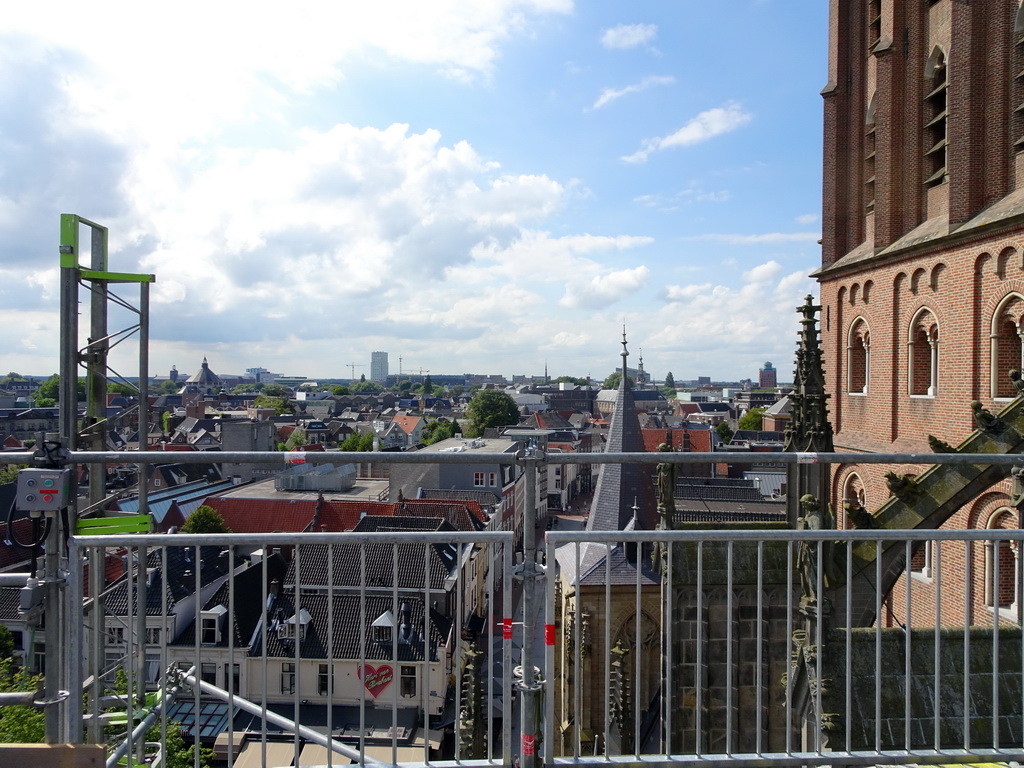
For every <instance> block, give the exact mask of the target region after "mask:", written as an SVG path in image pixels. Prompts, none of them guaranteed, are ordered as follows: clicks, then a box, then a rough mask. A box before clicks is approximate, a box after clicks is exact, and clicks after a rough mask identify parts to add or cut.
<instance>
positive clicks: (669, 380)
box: [665, 371, 676, 389]
mask: <svg viewBox="0 0 1024 768" xmlns="http://www.w3.org/2000/svg"><path fill="white" fill-rule="evenodd" d="M665 386H666V387H672V389H675V388H676V379H675V376H673V375H672V371H669V372H668V373H666V374H665Z"/></svg>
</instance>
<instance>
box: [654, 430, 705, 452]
mask: <svg viewBox="0 0 1024 768" xmlns="http://www.w3.org/2000/svg"><path fill="white" fill-rule="evenodd" d="M669 432H671V433H672V448H673V450H676V451H681V450H682V449H683V434H684V433H686V434H688V435H689V436H690V453H710V452H711V430H710V429H641V430H640V434H641V436H642V437H643V439H644V450H645V451H648V452H649V453H653V452H654V451H657V450H658V446H659V445H661V444H662V443H664V442H665V441H666V440H668V434H669Z"/></svg>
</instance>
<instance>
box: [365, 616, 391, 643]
mask: <svg viewBox="0 0 1024 768" xmlns="http://www.w3.org/2000/svg"><path fill="white" fill-rule="evenodd" d="M394 631H395V614H393V613H392V612H391V611H384V613H382V614H381V615H380V616H378V617H377V618H376V619H374V620H373V624H371V625H370V638H371V639H372V640H373V642H375V643H390V642H391V638H392V637H393V636H394Z"/></svg>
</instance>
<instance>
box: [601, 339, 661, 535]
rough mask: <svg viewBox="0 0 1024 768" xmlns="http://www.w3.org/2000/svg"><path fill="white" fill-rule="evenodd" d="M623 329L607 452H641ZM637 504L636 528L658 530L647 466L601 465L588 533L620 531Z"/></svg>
mask: <svg viewBox="0 0 1024 768" xmlns="http://www.w3.org/2000/svg"><path fill="white" fill-rule="evenodd" d="M628 357H629V351H628V350H627V349H626V329H625V327H623V329H622V378H621V379H620V381H619V389H618V391H617V392H616V394H615V411H614V413H613V414H612V420H611V424H610V425H609V427H608V439H607V442H606V443H605V452H606V453H644V440H643V436H642V435H641V432H640V420H639V419H638V418H637V414H636V404H635V403H634V402H633V392H632V390H631V389H630V388H629V376H628V375H627V372H626V359H627V358H628ZM634 505H636V506H637V508H638V511H637V523H636V527H637V528H640V529H643V530H654V529H655V528H656V527H657V522H658V514H657V499H656V497H655V493H654V479H653V475H652V468H651V466H650V465H644V464H603V465H602V466H601V474H600V476H599V477H598V479H597V487H596V489H595V490H594V500H593V502H592V503H591V505H590V517H589V519H588V520H587V530H588V531H623V530H625V529H626V526H627V525H629V523H630V521H631V520H632V519H633V506H634Z"/></svg>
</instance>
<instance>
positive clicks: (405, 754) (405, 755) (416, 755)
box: [236, 746, 423, 765]
mask: <svg viewBox="0 0 1024 768" xmlns="http://www.w3.org/2000/svg"><path fill="white" fill-rule="evenodd" d="M365 754H366V756H367V757H372V758H373V759H374V760H379V761H380V762H382V763H388V764H389V765H390V764H392V763H422V762H423V747H398V748H397V749H396V750H395V751H394V757H392V756H391V755H392V752H391V747H390V746H388V747H367V748H366V752H365ZM236 765H237V763H236Z"/></svg>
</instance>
